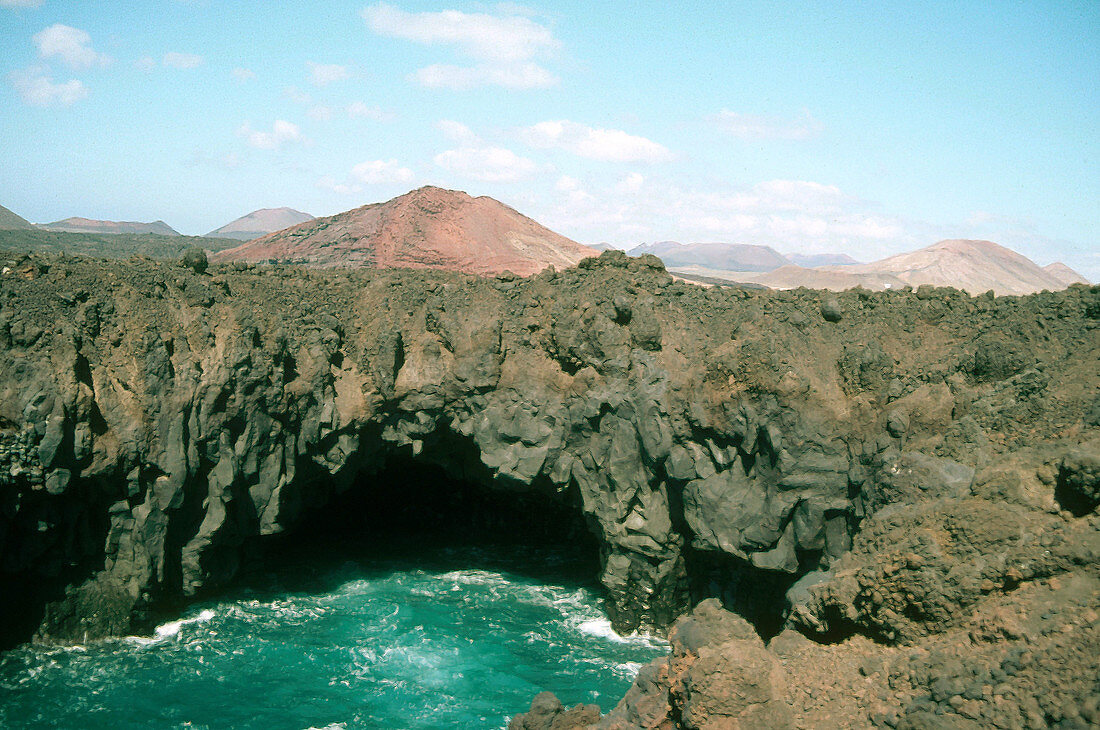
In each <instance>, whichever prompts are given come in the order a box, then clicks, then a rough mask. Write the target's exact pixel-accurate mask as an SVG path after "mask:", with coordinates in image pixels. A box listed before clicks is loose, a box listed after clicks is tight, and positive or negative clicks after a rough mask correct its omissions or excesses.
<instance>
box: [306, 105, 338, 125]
mask: <svg viewBox="0 0 1100 730" xmlns="http://www.w3.org/2000/svg"><path fill="white" fill-rule="evenodd" d="M306 114H307V115H308V116H309V118H310V119H315V120H317V121H318V122H327V121H328V120H330V119H332V108H331V107H327V106H325V105H324V104H318V105H317V106H312V107H310V108H309V110H308V111H306Z"/></svg>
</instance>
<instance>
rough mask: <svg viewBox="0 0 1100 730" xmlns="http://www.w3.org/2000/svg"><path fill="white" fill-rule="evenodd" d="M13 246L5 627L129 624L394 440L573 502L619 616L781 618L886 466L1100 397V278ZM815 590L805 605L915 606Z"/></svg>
mask: <svg viewBox="0 0 1100 730" xmlns="http://www.w3.org/2000/svg"><path fill="white" fill-rule="evenodd" d="M2 258H4V259H5V260H6V261H7V263H6V265H5V269H4V271H5V273H4V274H3V276H2V277H0V587H2V588H3V592H2V598H0V603H2V604H3V607H2V610H3V611H4V612H5V614H6V620H5V622H4V623H5V625H7V626H9V627H10V628H9V631H10V634H9V635H8V637H7V639H8V641H20V640H26V639H28V638H30V636H31V635H32V634H36V635H37V636H38V637H39V638H40V639H59V640H63V639H68V638H83V637H95V636H101V635H107V634H117V633H121V632H127V631H131V630H132V628H133V626H134V624H135V622H137V623H138V624H140V622H141V621H142V620H143V619H144V617H145V615H146V613H147V612H148V611H150V610H153V609H155V608H156V607H157V606H158V605H161V604H163V603H164V602H166V601H172V600H176V599H179V598H181V597H183V598H186V597H188V596H193V595H196V594H198V593H200V592H203V591H209V590H212V589H216V588H217V587H218V586H221V585H225V584H226V583H227V582H229V581H231V580H232V579H233V577H234V575H235V574H236V572H237V571H238V569H239V567H240V564H241V560H242V557H243V556H244V555H245V553H246V552H247V551H249V550H251V549H253V548H255V546H256V545H257V544H262V537H263V536H265V535H272V534H276V533H281V532H284V531H289V530H293V528H294V527H295V525H296V524H298V523H299V521H300V520H301V519H302V516H303V515H304V514H306V513H308V512H310V511H315V510H317V509H319V508H321V507H322V506H323V505H324V504H325V503H327V502H328V501H329V500H330V499H331V498H332V497H333V495H335V494H338V493H340V492H343V491H346V490H348V489H354V488H357V487H356V485H358V484H362V483H363V482H364V480H369V479H370V475H372V474H376V473H378V472H380V471H381V470H382V468H383V467H384V466H385V464H386V463H387V460H392V459H394V458H397V457H400V458H402V459H407V458H413V459H420V460H424V461H425V462H430V463H433V464H437V465H439V466H442V467H443V468H445V469H447V470H450V471H451V472H452V473H456V474H463V475H465V477H466V478H473V477H476V478H477V479H479V480H480V481H481V482H482V483H483V484H484V486H485V487H486V488H487V489H492V490H495V492H494V493H496V494H499V499H501V500H507V499H510V498H512V496H513V495H515V494H522V493H530V494H540V495H545V496H548V497H552V498H554V499H558V500H560V501H561V502H563V503H565V504H567V505H575V506H576V508H577V509H580V510H581V511H582V512H583V513H584V515H585V516H586V517H587V518H588V524H589V525H590V528H591V530H592V531H593V533H594V535H595V537H596V539H597V541H598V544H599V546H600V551H601V556H600V557H601V566H602V572H601V575H600V580H601V582H602V583H603V585H604V586H605V587H606V589H607V596H608V609H609V612H610V614H611V617H612V620H613V622H614V625H615V626H616V628H617V629H618V630H620V631H630V630H633V629H637V628H657V629H662V628H664V627H667V626H668V625H669V624H670V623H671V622H672V621H673V620H674V619H676V618H677V617H678V616H680V615H682V614H684V613H685V612H686V611H687V610H688V609H689V608H690V606H691V605H692V603H693V602H695V601H696V600H698V599H700V598H703V597H705V596H716V597H719V598H721V599H723V600H724V601H725V603H726V605H727V606H729V607H734V608H736V609H738V610H739V611H740V612H741V613H742V614H743V615H746V616H748V617H750V618H752V619H753V620H754V621H755V622H756V623H757V626H758V627H760V626H763V627H764V630H765V632H766V633H767V630H768V628H767V627H768V625H769V624H768V622H769V621H772V622H773V625H772V628H773V629H775V630H778V628H779V623H780V622H781V621H782V618H783V617H782V615H781V614H782V612H783V610H784V607H785V606H786V603H785V600H786V599H785V598H784V595H785V593H786V592H787V590H788V588H790V587H791V585H792V584H794V583H795V582H796V581H798V580H799V579H800V578H803V577H804V576H807V575H809V576H810V579H809V582H811V583H812V582H813V579H814V576H815V575H818V574H819V573H824V572H826V571H829V570H830V569H835V567H836V566H837V565H838V561H842V558H843V556H845V555H850V554H851V553H849V551H850V549H851V547H852V544H853V543H852V540H853V535H858V534H859V527H860V525H861V523H863V522H864V521H865V519H866V517H867V516H869V515H870V514H872V513H873V512H874V511H876V510H878V509H879V508H880V507H882V506H883V505H884V504H888V503H889V502H890V501H891V500H892V499H894V498H893V497H892V496H891V495H892V494H894V492H892V491H891V490H894V491H895V492H896V491H898V490H901V491H903V492H904V491H905V490H911V489H913V488H914V486H913V485H906V484H905V483H904V479H903V478H901V477H899V476H898V475H899V474H902V475H904V474H906V473H912V470H913V469H914V468H917V469H926V470H930V471H931V472H932V473H934V475H935V478H934V479H932V480H922V481H921V485H917V486H916V487H915V488H918V489H925V488H926V487H924V486H922V485H923V484H924V483H925V482H927V483H929V484H932V483H933V482H934V486H933V487H928V488H933V489H940V490H945V492H950V490H953V489H954V490H969V489H971V485H972V483H973V481H974V474H975V470H982V469H987V468H989V467H990V465H991V464H993V463H994V462H996V461H998V460H999V459H1001V458H1002V456H1003V454H1006V453H1011V452H1014V451H1018V450H1020V449H1024V448H1025V447H1029V446H1034V444H1036V443H1038V442H1042V443H1043V444H1046V445H1047V446H1046V447H1045V448H1044V451H1043V453H1042V454H1041V455H1040V456H1036V457H1035V459H1036V460H1037V463H1040V464H1041V463H1045V462H1044V459H1046V460H1047V461H1049V462H1050V463H1051V464H1052V465H1053V464H1056V463H1057V460H1058V459H1061V458H1063V457H1064V455H1065V453H1067V452H1068V451H1070V450H1072V449H1074V448H1077V447H1078V445H1079V443H1080V442H1082V441H1084V440H1085V439H1086V438H1087V437H1088V436H1089V434H1090V433H1095V429H1096V427H1097V421H1098V420H1100V416H1098V410H1097V408H1098V407H1100V406H1098V401H1097V379H1098V378H1097V372H1096V367H1095V365H1096V362H1097V356H1098V352H1100V343H1098V336H1097V330H1096V329H1095V327H1096V324H1097V319H1098V317H1100V289H1097V288H1088V287H1083V286H1076V287H1072V288H1070V289H1069V290H1067V291H1065V292H1059V293H1056V294H1047V293H1044V294H1039V295H1034V296H1032V297H1028V298H999V299H992V298H977V299H972V298H969V297H967V296H965V295H963V294H961V293H960V292H957V291H954V290H949V289H929V288H922V289H921V290H919V291H917V292H910V291H903V292H876V293H872V292H865V291H852V292H847V293H844V294H840V295H834V294H823V293H820V292H813V291H807V290H799V291H795V292H781V293H780V292H753V291H742V290H723V289H704V288H700V287H697V286H693V285H689V284H686V283H683V282H676V281H673V280H672V278H671V277H670V276H669V275H668V274H667V273H666V272H665V271H664V269H663V267H662V266H661V264H660V262H659V261H658V260H657V259H655V258H653V257H641V258H639V259H629V258H627V257H625V256H624V255H623V254H621V253H619V252H607V253H605V254H603V255H602V256H600V257H599V258H597V259H588V260H586V261H584V262H582V265H581V266H580V267H579V268H576V269H569V270H566V271H561V272H554V271H547V272H544V273H542V274H540V275H537V276H534V277H532V278H530V279H524V280H515V279H512V278H511V277H505V278H504V279H496V280H486V279H479V278H475V277H470V276H464V275H459V274H449V273H446V272H427V271H353V272H341V271H308V270H300V269H293V268H287V267H251V266H247V265H242V264H236V265H232V266H219V267H212V268H211V269H210V270H206V267H205V265H204V262H202V261H198V260H192V261H189V262H188V264H189V265H188V266H182V265H180V264H176V263H169V262H157V261H153V260H149V259H132V260H130V261H126V262H110V263H108V262H99V261H94V260H88V259H79V258H72V257H63V258H48V257H33V258H30V257H2ZM8 259H10V260H8ZM1086 456H1087V455H1086ZM1082 458H1084V457H1082ZM922 459H924V461H922ZM1051 469H1052V470H1053V471H1052V474H1051V480H1054V479H1056V478H1057V473H1056V466H1052V467H1051ZM907 470H908V471H907ZM1086 481H1087V479H1086ZM1088 484H1091V482H1088ZM1047 486H1048V487H1049V489H1050V491H1052V492H1053V490H1054V484H1053V483H1052V484H1050V485H1047ZM1087 488H1088V487H1086V488H1085V489H1086V491H1087ZM1078 491H1080V490H1078ZM1075 493H1076V492H1075ZM1049 506H1050V508H1051V509H1053V510H1054V512H1057V508H1058V505H1056V504H1055V503H1054V502H1053V498H1051V500H1050V505H1049ZM882 530H883V531H880V532H876V533H875V534H876V535H879V534H880V533H881V535H882V537H881V538H876V539H880V540H889V539H890V538H889V534H888V532H886V531H885V530H886V528H882ZM861 549H864V550H870V549H871V548H861ZM847 559H848V560H853V559H855V558H847ZM805 580H806V579H804V578H803V581H804V582H802V583H800V585H802V586H805V585H806V583H805ZM745 585H753V586H757V588H754V589H753V590H751V591H747V590H744V589H742V590H737V588H738V587H739V586H745ZM859 585H860V584H859V583H858V581H857V582H856V583H855V584H853V585H852V586H849V587H846V588H842V589H841V588H838V589H837V590H838V591H841V590H844V591H849V592H858V591H859V590H860V588H859ZM833 595H834V594H833V593H828V594H825V593H821V592H818V593H814V597H813V598H812V599H806V600H805V601H803V607H802V609H800V612H799V614H798V615H799V616H801V619H800V620H801V621H802V622H803V624H804V625H806V626H808V627H812V630H815V631H821V632H824V633H828V632H829V631H832V630H833V629H834V628H835V627H834V626H833V624H837V625H841V624H843V626H844V627H847V628H850V626H851V625H852V624H853V623H859V622H860V621H864V622H866V624H867V625H868V626H870V627H872V628H873V630H874V631H879V632H881V631H886V630H894V631H901V632H905V631H908V630H909V629H908V628H907V626H906V625H904V623H903V622H894V624H896V625H893V624H892V625H890V626H887V627H884V621H886V622H887V623H889V621H891V619H889V617H887V618H886V619H883V618H882V616H884V615H885V614H883V613H881V611H879V612H878V613H876V610H877V609H874V608H873V606H874V603H873V598H871V599H869V600H871V601H872V603H871V604H870V605H871V606H872V608H870V609H868V610H867V611H866V612H865V613H860V614H858V615H855V616H852V615H848V614H844V613H843V611H841V612H840V614H838V613H837V612H838V611H839V610H840V609H837V608H836V607H835V605H834V604H835V603H836V602H837V601H847V600H849V599H848V598H845V597H843V596H846V595H847V594H841V593H835V595H837V596H842V597H841V598H837V599H836V600H835V601H834V600H833V598H832V597H831V596H833ZM860 605H863V604H860ZM893 608H897V607H893ZM902 608H904V607H902ZM776 616H778V618H776ZM837 616H839V618H837Z"/></svg>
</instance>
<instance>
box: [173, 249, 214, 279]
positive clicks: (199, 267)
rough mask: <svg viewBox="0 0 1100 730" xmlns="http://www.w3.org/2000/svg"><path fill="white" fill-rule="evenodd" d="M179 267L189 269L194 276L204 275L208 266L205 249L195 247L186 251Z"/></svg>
mask: <svg viewBox="0 0 1100 730" xmlns="http://www.w3.org/2000/svg"><path fill="white" fill-rule="evenodd" d="M180 265H181V266H184V267H186V268H188V269H191V270H192V271H194V272H195V273H196V274H203V273H206V269H207V267H208V266H209V265H210V263H209V261H208V260H207V258H206V249H204V248H199V247H197V246H192V247H191V248H189V249H187V250H186V251H184V252H183V256H182V257H181V258H180Z"/></svg>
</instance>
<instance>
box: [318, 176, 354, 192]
mask: <svg viewBox="0 0 1100 730" xmlns="http://www.w3.org/2000/svg"><path fill="white" fill-rule="evenodd" d="M317 187H319V188H321V189H322V190H331V191H332V192H334V193H339V194H340V195H354V194H355V193H361V192H363V188H362V187H361V186H359V185H349V184H348V183H342V182H337V181H336V178H334V177H333V176H332V175H325V176H323V177H321V178H319V179H318V180H317Z"/></svg>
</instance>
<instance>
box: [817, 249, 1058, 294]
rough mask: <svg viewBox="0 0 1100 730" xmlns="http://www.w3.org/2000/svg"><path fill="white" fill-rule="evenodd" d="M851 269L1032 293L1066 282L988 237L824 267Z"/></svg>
mask: <svg viewBox="0 0 1100 730" xmlns="http://www.w3.org/2000/svg"><path fill="white" fill-rule="evenodd" d="M827 268H828V270H831V271H842V272H845V273H849V274H879V275H882V274H886V275H890V276H895V277H897V278H898V279H900V280H901V281H903V282H905V283H906V284H910V285H912V286H919V285H921V284H932V285H933V286H953V287H955V288H957V289H962V290H964V291H967V292H969V293H971V294H981V293H982V292H987V291H989V290H990V289H992V290H993V291H994V293H996V294H1031V293H1033V292H1037V291H1042V290H1043V289H1050V290H1051V291H1057V290H1058V289H1065V288H1066V286H1065V284H1063V283H1062V282H1061V281H1060V280H1059V279H1058V278H1056V277H1054V276H1051V275H1050V274H1048V273H1047V272H1045V271H1043V269H1042V268H1041V267H1040V266H1039V265H1038V264H1036V263H1035V262H1034V261H1032V260H1031V259H1029V258H1027V257H1026V256H1022V255H1020V254H1018V253H1016V252H1015V251H1012V250H1011V249H1007V248H1005V247H1004V246H1000V245H998V244H996V243H993V242H992V241H971V240H963V239H953V240H950V241H940V242H939V243H935V244H932V245H931V246H928V247H927V248H922V249H920V250H918V251H911V252H909V253H902V254H898V255H896V256H890V257H889V258H885V259H882V260H881V261H876V262H874V263H870V264H860V265H859V266H843V267H827Z"/></svg>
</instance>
